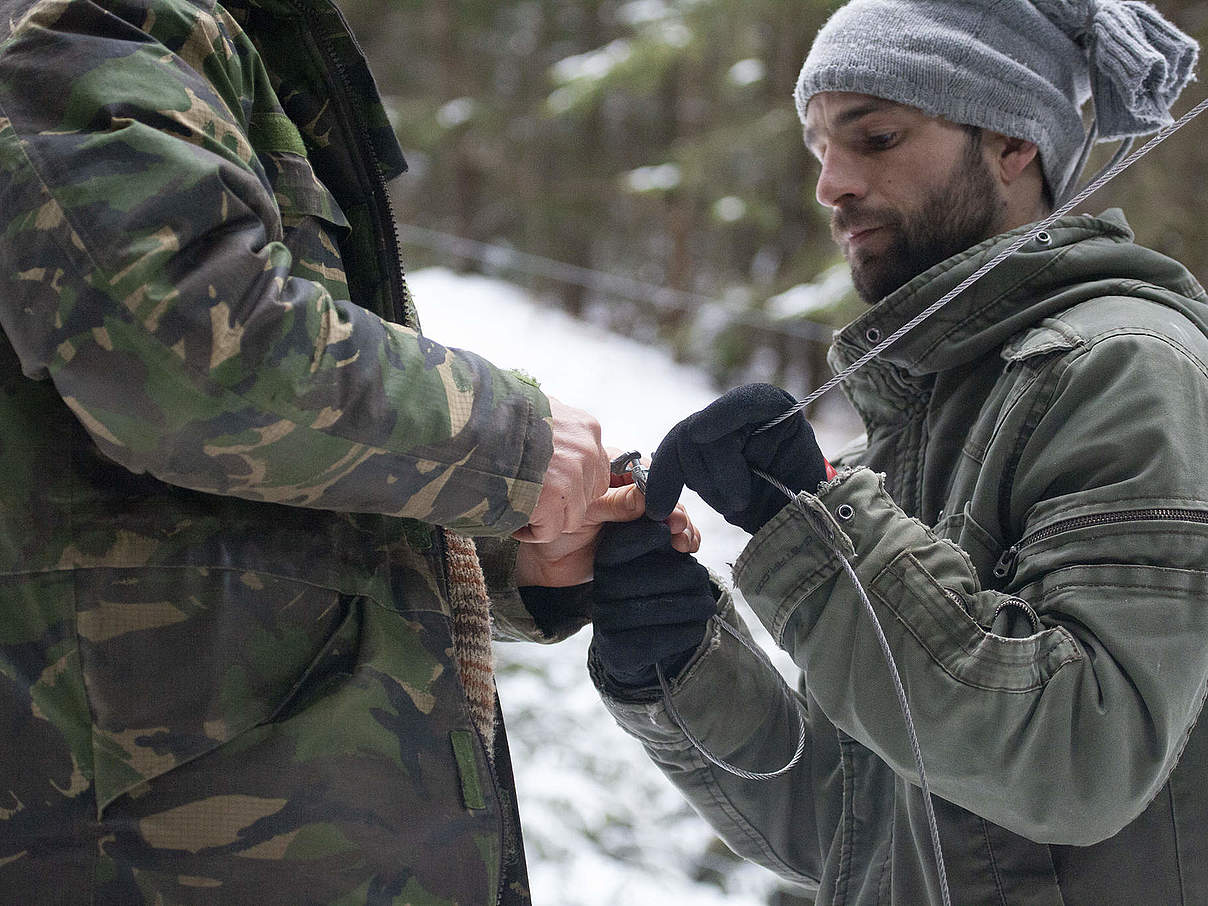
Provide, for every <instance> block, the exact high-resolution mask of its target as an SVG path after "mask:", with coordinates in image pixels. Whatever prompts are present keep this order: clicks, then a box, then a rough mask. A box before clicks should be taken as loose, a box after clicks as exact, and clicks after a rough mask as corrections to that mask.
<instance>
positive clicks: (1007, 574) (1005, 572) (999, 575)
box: [994, 544, 1019, 582]
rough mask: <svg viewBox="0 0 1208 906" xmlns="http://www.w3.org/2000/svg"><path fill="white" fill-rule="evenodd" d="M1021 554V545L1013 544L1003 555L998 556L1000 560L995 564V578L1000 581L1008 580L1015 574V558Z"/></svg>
mask: <svg viewBox="0 0 1208 906" xmlns="http://www.w3.org/2000/svg"><path fill="white" fill-rule="evenodd" d="M1018 556H1019V545H1018V544H1012V545H1011V546H1010V547H1008V548H1007V549H1006V550H1005V551H1003V552H1002V556H1001V557H999V558H998V562H997V563H995V564H994V578H995V579H998V580H999V581H1000V582H1003V581H1008V580H1010V579H1011V577H1012V576H1014V575H1015V558H1016V557H1018Z"/></svg>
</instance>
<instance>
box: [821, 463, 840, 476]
mask: <svg viewBox="0 0 1208 906" xmlns="http://www.w3.org/2000/svg"><path fill="white" fill-rule="evenodd" d="M822 462H823V463H824V464H825V465H826V480H827V481H830V480H831V479H832V478H834V477H835V476H836V475H838V474H839V473H838V472H836V471H835V467H834V466H832V465H831V464H830V462H829V461H828V460H826V459H823V460H822Z"/></svg>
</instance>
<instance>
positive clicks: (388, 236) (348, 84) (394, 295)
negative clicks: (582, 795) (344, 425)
mask: <svg viewBox="0 0 1208 906" xmlns="http://www.w3.org/2000/svg"><path fill="white" fill-rule="evenodd" d="M294 6H295V8H297V9H298V10H299V11H300V12H301V13H302V16H303V18H309V15H308V12H307V9H306V5H305V3H303V2H302V0H294ZM330 6H331V9H332V10H333V11H334V12H335V14H336V16H338V17H339V20H340V24H341V25H343V27H344V30H345V31H347V32H348V33H349V34H351V33H352V30H351V29H350V28H349V25H348V21H347V20H346V19H345V18H344V14H343V13H342V12H341V11H340V10H339V8H338V7H336V6H335V4H330ZM315 44H316V47H317V48H318V49H319V51H320V53H321V54H322V55H323V57H324V58H325V60H326V62H327V63H328V64H329V66H330V67H331V69H333V70H334V71H335V72H336V74H337V75H338V76H339V77H340V83H341V85H342V86H343V89H344V91H343V94H342V95H341V96H340V97H337V98H333V100H335V101H336V103H338V104H340V106H341V107H343V108H344V111H345V115H346V116H347V117H348V120H349V122H350V123H351V124H352V125H353V127H354V128H355V129H356V130H357V132H358V133H359V134H360V138H361V148H362V149H363V150H364V151H365V152H366V155H367V157H368V158H369V164H370V167H371V169H372V171H373V172H372V173H371V174H369V176H370V179H369V182H370V188H371V190H372V194H373V198H374V201H375V202H376V204H377V214H378V221H379V222H378V227H379V229H378V235H379V236H381V237H382V239H381V243H380V245H379V248H378V250H379V252H381V253H382V255H383V258H382V261H381V263H382V264H387V265H388V266H390V267H391V273H390V299H389V304H390V307H391V309H392V310H391V311H388V312H385V313H384V314H385V315H386V316H387V318H388V319H390V320H393V321H397V322H398V323H400V324H403V323H406V316H407V314H408V312H407V308H408V306H407V291H406V284H405V281H404V278H403V255H402V249H401V244H400V242H399V234H398V223H397V222H396V221H395V219H394V206H393V205H392V204H391V202H390V192H389V190H388V189H387V188H386V180H385V178H383V176H382V167H381V160H380V158H379V157H378V155H377V150H376V149H375V148H374V146H373V136H372V135H370V133H369V130H368V129H366V128H365V126H364V124H363V123H362V122H361V119H360V117H358V116H357V115H356V111H354V110H351V109H349V108H350V104H349V103H348V102H347V101H346V100H344V99H345V98H350V97H351V96H352V94H353V87H352V80H351V79H349V77H348V73H347V72H346V71H345V69H344V64H343V63H342V62H341V61H340V56H339V54H338V53H337V52H336V50H335V48H334V47H333V46H332V44H331V39H330V38H329V37H328V36H327V35H325V34H324V35H323V36H322V37H321V38H320V40H319V41H316V42H315ZM386 227H388V229H386ZM398 306H402V308H403V317H402V318H400V317H399V312H398ZM409 326H412V327H415V328H417V329H418V327H419V324H418V323H416V324H412V325H409ZM441 559H442V561H443V560H444V557H443V556H442V557H441ZM446 581H448V577H447V576H446ZM478 738H479V740H480V742H481V744H482V746H483V751H484V752H485V751H486V742H485V740H483V739H482V736H481V734H479V737H478ZM488 764H489V759H488ZM488 774H489V775H490V780H491V784H492V786H494V787H495V788H496V789H495V801H496V802H499V803H501V806H500V809H499V821H500V825H499V840H500V859H499V884H498V886H497V887H496V889H495V906H499V904H501V903H502V902H503V893H504V882H505V880H506V871H505V859H506V854H505V853H504V851H503V850H504V845H505V841H504V836H505V834H504V828H503V822H504V821H505V820H507V819H506V818H505V817H504V815H503V808H502V801H503V800H502V797H501V796H500V795H499V790H498V780H497V779H496V778H495V773H494V771H488ZM516 830H517V833H518V832H519V828H517V829H516Z"/></svg>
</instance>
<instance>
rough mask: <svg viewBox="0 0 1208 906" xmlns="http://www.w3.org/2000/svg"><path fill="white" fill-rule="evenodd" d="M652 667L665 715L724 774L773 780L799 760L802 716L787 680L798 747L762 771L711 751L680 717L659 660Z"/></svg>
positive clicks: (750, 647) (730, 630) (757, 653)
mask: <svg viewBox="0 0 1208 906" xmlns="http://www.w3.org/2000/svg"><path fill="white" fill-rule="evenodd" d="M716 619H717V624H718V625H719V626H720V627H721V628H722V629H724V630H725V631H726V632H728V633H729V634H730V635H732V636H734V638H736V639H737V640H738V641H739V643H740V644H741V645H742V646H743V647H744V648H746V649H747V651H749V652H751V653H752V654H753V655H755V656H756V657H757V658H759V659H760V660H761V661H763V662H764V663H765V664H767V665H768V666H769V667H772V663H771V661H769V660H768V658H767V655H766V654H764V653H763V652H762V651H760V650H759V648H757V647H756V646H755V645H753V644H751V643H750V642H748V641H747V640H746V639H745V638H743V636H742V634H741V633H740V632H739V631H738V630H737V629H735V628H734V627H733V626H731V625H730V624H729V623H727V622H726V621H725V620H723V619H722V618H721V617H717V618H716ZM654 669H655V671H656V672H657V673H658V676H659V686H660V687H662V690H663V704H664V705H665V706H666V708H667V716H668V717H670V718H671V721H672V723H674V724H675V725H676V726H677V727H679V730H680V732H681V733H683V734H684V736H685V737H686V738H687V739H688V742H690V743H692V746H693V748H695V749H696V751H698V752H699V753H700V754H701V755H703V756H704V757H705V759H706V760H708V761H710V762H712V763H713V764H715V765H717V766H718V767H719V768H721V769H722V770H723V771H725V772H726V773H727V774H733V775H734V776H735V777H741V778H742V779H743V780H772V779H774V778H776V777H782V776H783V775H785V774H787V773H788V772H789V771H791V770H792V769H793V768H795V767H796V766H797V763H798V762H799V761H801V756H802V755H804V754H805V742H806V732H805V718H804V717H802V716H801V704H800V703H799V702H798V701H797V698H796V696H795V695H793V692H792V690H790V689H789V688H788V683H785V682H784V679H783V677H782V678H781V684H782V686H783V688H784V689H785V691H787V692H788V698H789V700H790V701H791V702H792V704H793V714H794V715H796V717H797V751H795V752H794V753H793V757H792V758H790V759H789V761H788V763H787V764H785V765H784V767H781V768H777V769H776V770H774V771H763V772H761V771H748V770H746V769H745V768H740V767H738V766H736V765H732V764H730V763H729V762H728V761H725V760H723V759H721V758H719V757H718V756H716V755H714V754H713V753H712V752H710V751H709V749H708V748H707V747H706V746H705V744H704V743H703V742H701V740H700V738H699V737H698V736H696V734H695V733H693V732H692V731H691V730H689V729H688V727H687V725H686V724H685V723H684V720H683V718H682V717H680V714H679V710H678V709H677V708H676V707H675V703H674V702H673V701H672V700H671V687H670V685H669V684H668V683H667V677H666V675H664V673H663V668H662V667H661V666H660V665H659V664H655V665H654ZM772 669H773V670H774V669H775V668H774V667H772Z"/></svg>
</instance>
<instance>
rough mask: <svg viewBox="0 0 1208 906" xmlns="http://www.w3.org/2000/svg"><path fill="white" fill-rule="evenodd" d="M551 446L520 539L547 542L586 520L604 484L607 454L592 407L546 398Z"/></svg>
mask: <svg viewBox="0 0 1208 906" xmlns="http://www.w3.org/2000/svg"><path fill="white" fill-rule="evenodd" d="M549 403H550V416H551V428H552V430H553V441H554V452H553V456H552V457H550V462H549V465H548V466H547V467H546V470H545V477H544V478H543V479H542V482H541V493H540V495H539V496H538V498H537V505H536V506H535V507H534V508H533V512H532V514H531V515H530V516H529V524H528V525H526V526H525V527H524V528H522V529H520V530H519V531H518V532H515V533H514V534H513V536H512V537H514V538H516V539H517V540H518V541H528V542H539V543H547V542H550V541H553V540H554V539H555V538H557V537H558V536H559V535H561V534H563V533H565V532H573V531H575V530H577V529H578V528H580V527H581V526H582V525H583V524H584V517H585V516H586V513H587V509H588V507H590V506H591V504H592V502H593V501H594V500H596V498H598V497H599V496H600V495H601V494H603V493H604V492H605V490H607V488H608V484H609V479H608V454H607V453H606V452H605V450H604V444H603V443H602V441H601V438H600V423H599V422H598V421H597V420H596V418H595V417H594V416H593V415H591V414H590V413H587V412H584V411H583V410H581V409H575V408H573V407H571V406H567V405H565V404H563V403H561V402H559V401H558V400H556V399H553V398H552V397H551V398H550V401H549Z"/></svg>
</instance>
